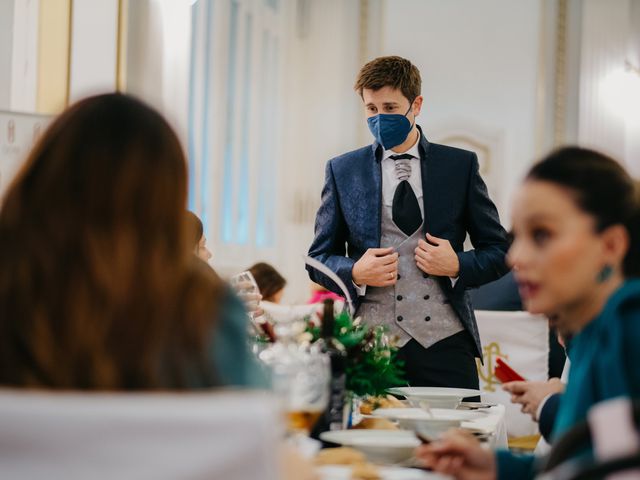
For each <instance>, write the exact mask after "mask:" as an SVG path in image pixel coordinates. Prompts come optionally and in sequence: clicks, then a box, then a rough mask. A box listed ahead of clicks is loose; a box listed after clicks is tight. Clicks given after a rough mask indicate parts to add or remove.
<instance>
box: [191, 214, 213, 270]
mask: <svg viewBox="0 0 640 480" xmlns="http://www.w3.org/2000/svg"><path fill="white" fill-rule="evenodd" d="M187 228H188V231H189V234H190V242H191V245H194V247H193V253H195V254H196V256H197V257H198V258H200V259H201V260H202V261H203V262H208V261H209V260H211V257H212V256H213V254H212V253H211V251H210V250H209V249H208V248H207V237H205V236H204V227H203V226H202V220H200V218H199V217H198V216H197V215H196V214H195V213H193V212H191V211H187Z"/></svg>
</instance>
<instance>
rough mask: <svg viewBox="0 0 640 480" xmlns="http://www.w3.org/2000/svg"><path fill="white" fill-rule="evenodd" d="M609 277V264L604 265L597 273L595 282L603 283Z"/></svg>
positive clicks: (611, 271) (611, 268)
mask: <svg viewBox="0 0 640 480" xmlns="http://www.w3.org/2000/svg"><path fill="white" fill-rule="evenodd" d="M611 275H613V267H612V266H611V265H609V264H606V265H605V266H604V267H602V270H600V272H598V276H597V277H596V281H597V282H598V283H604V282H606V281H607V280H609V279H610V278H611Z"/></svg>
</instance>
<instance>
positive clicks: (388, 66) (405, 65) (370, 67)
mask: <svg viewBox="0 0 640 480" xmlns="http://www.w3.org/2000/svg"><path fill="white" fill-rule="evenodd" d="M382 87H391V88H394V89H397V90H400V91H401V92H402V95H404V96H405V97H406V98H407V100H409V102H410V103H411V102H413V101H414V100H415V99H416V97H418V96H419V95H420V91H421V89H422V80H421V78H420V71H419V70H418V69H417V67H416V66H415V65H413V64H412V63H411V62H410V61H409V60H407V59H404V58H402V57H397V56H391V57H378V58H376V59H375V60H371V61H370V62H369V63H367V64H366V65H365V66H364V67H362V68H361V69H360V72H359V73H358V78H357V79H356V84H355V85H354V87H353V88H354V90H355V91H356V92H358V95H360V96H361V97H362V90H363V89H365V88H367V89H369V90H379V89H381V88H382Z"/></svg>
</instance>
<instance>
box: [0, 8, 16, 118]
mask: <svg viewBox="0 0 640 480" xmlns="http://www.w3.org/2000/svg"><path fill="white" fill-rule="evenodd" d="M13 4H14V0H3V1H0V110H8V109H9V107H10V104H11V62H12V57H13V55H12V53H13V8H14V7H13Z"/></svg>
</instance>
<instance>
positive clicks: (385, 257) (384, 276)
mask: <svg viewBox="0 0 640 480" xmlns="http://www.w3.org/2000/svg"><path fill="white" fill-rule="evenodd" d="M351 276H352V278H353V281H354V283H355V284H356V285H359V286H362V285H368V286H371V287H389V286H391V285H395V283H396V281H397V280H398V253H397V252H394V251H393V248H391V247H389V248H369V249H368V250H367V251H366V252H365V254H364V255H363V256H362V257H360V260H358V261H357V262H356V263H355V264H354V265H353V269H352V270H351Z"/></svg>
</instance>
